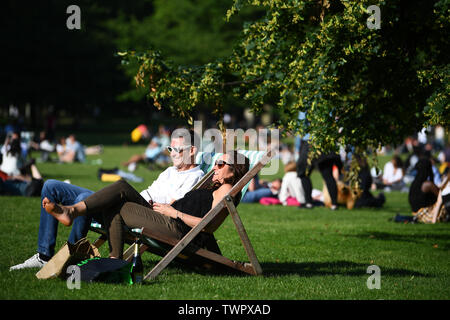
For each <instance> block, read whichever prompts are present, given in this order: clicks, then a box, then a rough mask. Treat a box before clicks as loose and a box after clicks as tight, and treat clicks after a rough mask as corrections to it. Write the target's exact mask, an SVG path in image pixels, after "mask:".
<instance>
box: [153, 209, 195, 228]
mask: <svg viewBox="0 0 450 320" xmlns="http://www.w3.org/2000/svg"><path fill="white" fill-rule="evenodd" d="M153 210H155V211H156V212H158V213H160V214H162V215H165V216H167V217H169V218H173V219H180V220H181V221H183V222H184V223H185V224H187V225H188V226H189V227H191V228H193V227H195V226H196V225H197V224H198V223H199V222H200V221H201V220H202V219H201V218H198V217H194V216H191V215H189V214H187V213H184V212H181V211H179V210H177V209H175V208H174V207H172V206H171V205H170V204H164V203H154V204H153Z"/></svg>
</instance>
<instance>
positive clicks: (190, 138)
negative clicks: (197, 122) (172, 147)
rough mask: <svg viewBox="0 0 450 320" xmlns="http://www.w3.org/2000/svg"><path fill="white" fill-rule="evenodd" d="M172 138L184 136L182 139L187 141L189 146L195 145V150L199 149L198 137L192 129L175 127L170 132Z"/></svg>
mask: <svg viewBox="0 0 450 320" xmlns="http://www.w3.org/2000/svg"><path fill="white" fill-rule="evenodd" d="M172 138H184V141H185V142H186V143H189V145H191V146H195V147H197V150H199V149H200V137H199V135H198V134H197V133H196V132H195V131H194V130H193V129H187V128H178V129H175V130H174V131H173V133H172Z"/></svg>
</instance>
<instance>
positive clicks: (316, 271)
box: [261, 261, 431, 277]
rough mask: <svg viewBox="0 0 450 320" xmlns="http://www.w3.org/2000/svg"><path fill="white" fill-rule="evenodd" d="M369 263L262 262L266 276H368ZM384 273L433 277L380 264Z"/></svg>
mask: <svg viewBox="0 0 450 320" xmlns="http://www.w3.org/2000/svg"><path fill="white" fill-rule="evenodd" d="M368 266H369V265H368V264H363V263H355V262H350V261H331V262H302V263H298V262H281V263H277V262H265V263H261V267H262V269H263V271H264V274H263V275H264V276H265V277H274V276H284V275H298V276H301V277H316V276H334V275H342V276H356V277H359V276H366V275H368V273H367V267H368ZM379 267H380V269H381V274H382V275H389V276H397V277H398V276H409V277H410V276H418V277H431V276H429V275H425V274H422V273H420V272H417V271H412V270H407V269H396V268H388V267H383V266H379Z"/></svg>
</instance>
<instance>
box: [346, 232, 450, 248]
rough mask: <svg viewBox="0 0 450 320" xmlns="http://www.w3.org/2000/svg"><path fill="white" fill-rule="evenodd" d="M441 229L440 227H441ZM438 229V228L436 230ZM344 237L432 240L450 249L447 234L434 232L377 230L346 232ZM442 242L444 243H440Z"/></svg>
mask: <svg viewBox="0 0 450 320" xmlns="http://www.w3.org/2000/svg"><path fill="white" fill-rule="evenodd" d="M441 230H442V229H441ZM436 231H440V230H436ZM345 236H346V237H355V238H360V239H374V240H384V241H400V242H410V243H416V244H419V243H424V242H433V243H441V248H443V249H445V250H448V249H450V237H449V235H448V234H436V233H418V234H398V233H388V232H379V231H372V232H371V231H369V232H364V233H359V234H346V235H345ZM442 242H444V243H442Z"/></svg>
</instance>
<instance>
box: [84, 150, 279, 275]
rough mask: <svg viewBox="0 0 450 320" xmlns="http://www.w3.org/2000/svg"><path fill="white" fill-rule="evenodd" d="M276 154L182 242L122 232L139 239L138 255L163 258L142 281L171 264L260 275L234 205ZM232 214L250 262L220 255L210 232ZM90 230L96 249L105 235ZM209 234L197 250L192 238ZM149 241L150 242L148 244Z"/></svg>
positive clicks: (157, 235)
mask: <svg viewBox="0 0 450 320" xmlns="http://www.w3.org/2000/svg"><path fill="white" fill-rule="evenodd" d="M274 153H275V149H273V150H269V151H268V152H266V153H265V154H264V155H262V157H261V159H260V160H259V161H258V162H257V163H256V164H255V165H254V166H253V167H252V168H251V169H250V170H249V171H248V172H247V174H245V175H244V176H243V177H242V178H241V179H240V180H239V181H238V183H236V185H234V186H233V188H232V189H231V190H230V191H229V192H228V194H227V195H226V196H225V197H224V198H223V199H222V200H221V201H220V202H219V203H218V204H217V205H216V206H215V207H214V208H211V210H210V211H209V212H208V213H207V214H206V215H205V216H204V217H203V219H202V220H201V222H200V223H199V224H198V225H197V226H196V227H194V228H192V229H191V230H190V231H189V232H188V233H187V234H186V235H185V236H184V237H183V238H182V239H181V240H178V239H174V238H168V237H166V236H164V235H163V234H160V233H158V232H155V231H152V232H150V230H147V229H145V228H142V229H141V230H136V229H134V230H129V229H128V232H125V233H124V241H125V242H126V243H128V244H133V243H134V241H135V239H136V238H140V240H141V245H140V247H139V252H140V253H141V254H142V253H143V252H145V251H149V252H151V253H154V254H157V255H160V256H162V257H163V258H162V260H161V261H160V262H159V263H158V264H157V265H155V267H154V268H153V269H152V270H151V271H150V272H149V273H148V274H147V275H146V276H145V278H144V279H145V280H149V279H154V278H156V277H157V276H158V275H159V273H160V272H161V271H162V270H163V269H164V268H165V267H167V265H168V264H169V263H170V262H172V261H174V260H175V261H178V262H180V263H183V264H187V265H191V266H197V267H198V266H200V267H203V268H204V269H212V268H213V267H218V268H225V269H228V270H233V271H238V272H244V273H247V274H250V275H260V274H262V269H261V266H260V264H259V261H258V259H257V256H256V253H255V251H254V249H253V246H252V244H251V242H250V239H249V237H248V235H247V232H246V230H245V228H244V225H243V223H242V220H241V219H240V217H239V214H238V212H237V209H236V207H235V205H234V203H233V197H235V196H236V195H237V194H238V193H239V191H241V190H242V189H243V188H244V187H245V186H246V185H247V184H248V183H249V182H250V181H251V179H253V178H254V177H255V175H256V174H257V173H258V172H259V171H260V170H261V169H262V168H263V167H264V166H265V165H266V164H267V163H268V162H269V161H270V160H271V158H272V157H273V155H274ZM212 174H213V170H210V171H208V172H207V173H206V174H205V175H204V176H203V177H202V179H201V180H200V181H199V182H198V183H197V184H196V185H195V186H194V187H193V189H198V188H202V187H204V186H205V185H206V184H207V182H208V181H210V179H211V178H212ZM228 214H230V215H231V217H232V220H233V222H234V225H235V227H236V230H237V232H238V235H239V237H240V239H241V242H242V244H243V246H244V249H245V251H246V253H247V256H248V258H249V260H250V262H240V261H235V260H231V259H228V258H226V257H224V256H223V255H222V254H221V251H220V248H219V247H218V245H217V243H216V241H215V238H214V235H213V233H214V232H215V231H216V230H217V229H218V228H219V227H220V225H222V223H223V221H224V220H225V218H226V217H227V216H228ZM90 230H92V231H95V232H97V233H100V234H101V236H100V237H99V238H98V239H97V240H96V241H95V242H94V245H95V246H97V247H99V246H101V245H103V244H104V243H105V242H106V240H107V237H106V232H105V230H103V229H101V228H95V227H92V226H91V228H90ZM200 232H203V233H204V234H206V235H208V236H209V238H210V239H208V242H207V243H206V247H204V248H200V247H198V246H197V245H195V244H194V243H193V239H194V238H195V237H196V236H197V235H198V234H199V233H200ZM149 242H151V243H149ZM133 252H134V245H131V246H130V247H129V248H128V249H127V250H126V251H125V252H124V255H123V258H124V259H125V260H130V261H131V259H132V255H133Z"/></svg>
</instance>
